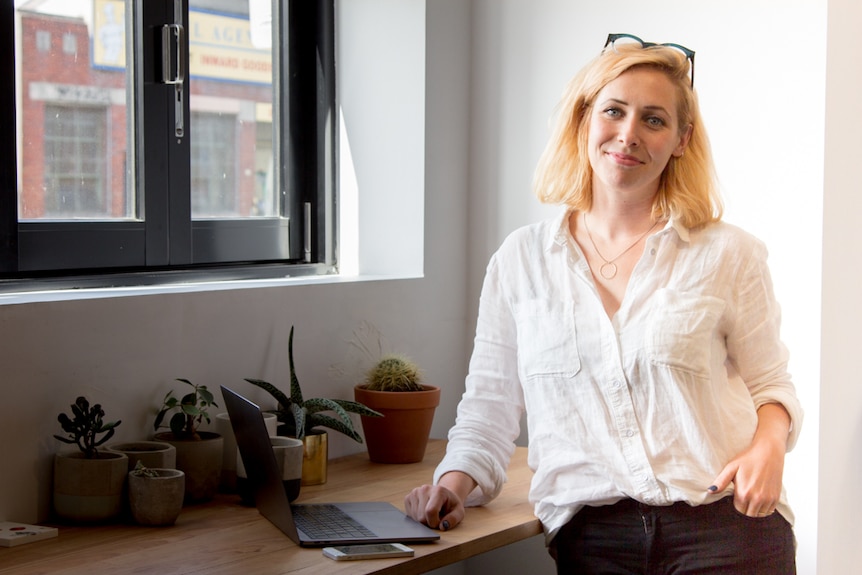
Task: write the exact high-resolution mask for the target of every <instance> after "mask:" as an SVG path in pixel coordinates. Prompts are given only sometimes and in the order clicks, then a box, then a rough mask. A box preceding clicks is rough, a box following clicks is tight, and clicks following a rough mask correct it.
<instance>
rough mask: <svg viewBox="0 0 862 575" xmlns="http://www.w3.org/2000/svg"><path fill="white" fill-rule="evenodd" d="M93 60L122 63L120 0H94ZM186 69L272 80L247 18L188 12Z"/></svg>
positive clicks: (210, 74)
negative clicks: (252, 36)
mask: <svg viewBox="0 0 862 575" xmlns="http://www.w3.org/2000/svg"><path fill="white" fill-rule="evenodd" d="M93 11H94V14H93V30H94V32H93V65H94V66H99V67H108V68H125V66H126V27H125V18H126V16H125V13H126V9H125V2H124V0H94V4H93ZM186 34H187V36H188V40H189V67H188V70H189V75H190V76H192V77H201V78H211V79H217V80H227V81H232V82H242V83H253V84H272V53H271V51H270V50H260V49H257V48H255V47H254V45H253V44H252V42H251V27H250V25H249V21H248V19H247V18H240V17H234V16H227V15H222V14H214V13H211V12H200V11H196V10H191V11H190V12H189V25H188V28H187V31H186Z"/></svg>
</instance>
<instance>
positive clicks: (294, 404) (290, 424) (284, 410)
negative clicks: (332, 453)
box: [246, 326, 383, 443]
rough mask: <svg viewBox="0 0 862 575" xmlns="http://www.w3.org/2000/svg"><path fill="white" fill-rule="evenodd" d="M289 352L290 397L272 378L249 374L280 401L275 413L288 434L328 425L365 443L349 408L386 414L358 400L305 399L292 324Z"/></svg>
mask: <svg viewBox="0 0 862 575" xmlns="http://www.w3.org/2000/svg"><path fill="white" fill-rule="evenodd" d="M287 353H288V359H289V361H290V396H289V397H288V396H287V395H286V394H285V393H284V392H282V391H281V390H280V389H278V388H277V387H275V386H274V385H272V384H271V383H269V382H266V381H263V380H260V379H249V378H246V381H247V382H249V383H251V384H252V385H256V386H257V387H259V388H261V389H263V390H265V391H267V392H268V393H269V394H270V395H271V396H272V397H273V398H274V399H275V400H276V401H277V402H278V409H277V410H276V411H275V413H276V415H277V417H278V421H279V422H280V423H282V424H284V425H285V426H286V428H287V429H286V434H287V435H290V436H293V437H296V438H297V439H302V438H304V437H305V436H306V435H308V433H309V432H310V431H311V430H312V429H314V428H316V427H328V428H330V429H332V430H334V431H338V432H340V433H343V434H344V435H346V436H348V437H350V438H351V439H353V440H354V441H357V442H359V443H362V437H361V436H360V435H359V433H358V432H357V431H356V429H355V428H354V426H353V421H352V420H351V419H350V416H349V415H348V412H349V413H358V414H359V415H365V416H368V417H382V416H383V414H381V413H379V412H377V411H374V410H373V409H370V408H368V407H366V406H365V405H362V404H361V403H357V402H355V401H347V400H344V399H325V398H320V397H315V398H311V399H304V398H303V396H302V389H301V388H300V386H299V379H298V378H297V377H296V369H295V367H294V363H293V326H291V328H290V338H289V340H288V344H287ZM324 411H330V412H332V413H334V414H335V417H333V416H330V415H326V414H324V413H321V412H324Z"/></svg>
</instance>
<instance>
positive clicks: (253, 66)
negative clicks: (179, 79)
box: [188, 12, 272, 84]
mask: <svg viewBox="0 0 862 575" xmlns="http://www.w3.org/2000/svg"><path fill="white" fill-rule="evenodd" d="M188 36H189V73H190V74H191V75H192V76H204V77H207V78H217V79H220V80H231V81H234V82H251V83H256V84H271V83H272V53H271V52H270V51H269V50H258V49H256V48H255V47H254V45H253V44H252V43H251V27H250V26H249V22H248V19H247V18H235V17H232V16H222V15H218V14H212V13H209V12H190V13H189V30H188Z"/></svg>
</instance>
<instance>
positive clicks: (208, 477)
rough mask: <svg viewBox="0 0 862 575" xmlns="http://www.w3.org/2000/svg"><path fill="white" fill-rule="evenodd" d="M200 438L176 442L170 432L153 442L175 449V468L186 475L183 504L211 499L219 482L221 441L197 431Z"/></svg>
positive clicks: (157, 437)
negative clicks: (160, 442)
mask: <svg viewBox="0 0 862 575" xmlns="http://www.w3.org/2000/svg"><path fill="white" fill-rule="evenodd" d="M198 435H199V436H200V439H195V440H192V439H189V440H176V439H173V434H172V433H170V432H164V433H157V434H156V435H155V437H154V439H155V440H156V441H164V442H165V443H170V444H171V445H173V446H174V447H175V448H176V450H177V469H179V470H180V471H182V472H183V473H185V476H186V490H185V491H186V493H185V502H186V503H199V502H202V501H208V500H210V499H212V498H213V497H215V494H216V493H217V492H218V486H219V481H220V479H221V468H222V456H223V449H224V438H223V437H222V436H221V435H219V434H218V433H214V432H211V431H199V432H198Z"/></svg>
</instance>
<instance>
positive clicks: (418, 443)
mask: <svg viewBox="0 0 862 575" xmlns="http://www.w3.org/2000/svg"><path fill="white" fill-rule="evenodd" d="M422 388H423V390H422V391H370V390H368V389H365V386H364V385H357V386H356V387H354V388H353V395H354V397H355V399H356V401H357V402H359V403H362V404H364V405H366V406H368V407H370V408H371V409H373V410H375V411H379V412H380V413H382V414H383V417H366V416H362V418H361V419H362V430H363V432H364V434H365V443H366V444H368V457H369V458H370V459H371V461H374V462H376V463H416V462H418V461H422V459H423V458H424V457H425V447H426V446H427V445H428V437H429V435H430V434H431V424H432V423H433V422H434V412H435V410H436V409H437V406H438V405H439V404H440V388H439V387H436V386H433V385H423V386H422Z"/></svg>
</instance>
